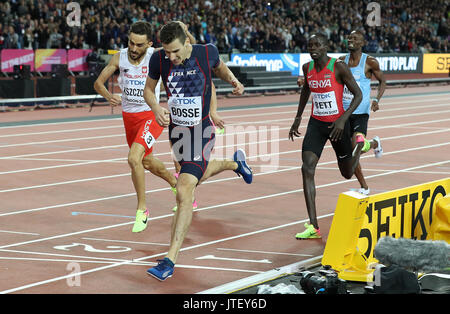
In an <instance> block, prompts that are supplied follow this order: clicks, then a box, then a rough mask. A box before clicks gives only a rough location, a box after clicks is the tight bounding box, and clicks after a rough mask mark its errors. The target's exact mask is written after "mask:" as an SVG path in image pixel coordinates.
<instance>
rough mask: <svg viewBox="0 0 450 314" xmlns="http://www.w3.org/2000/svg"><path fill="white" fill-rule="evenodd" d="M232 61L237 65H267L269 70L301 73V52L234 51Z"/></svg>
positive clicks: (294, 73)
mask: <svg viewBox="0 0 450 314" xmlns="http://www.w3.org/2000/svg"><path fill="white" fill-rule="evenodd" d="M230 63H231V64H233V65H237V66H265V67H266V70H267V71H269V72H277V71H290V72H291V73H292V75H299V74H300V68H301V66H300V54H299V53H232V54H231V58H230Z"/></svg>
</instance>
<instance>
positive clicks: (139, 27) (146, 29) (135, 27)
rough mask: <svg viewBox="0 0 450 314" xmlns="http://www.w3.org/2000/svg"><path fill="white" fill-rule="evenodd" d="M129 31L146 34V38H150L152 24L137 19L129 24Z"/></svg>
mask: <svg viewBox="0 0 450 314" xmlns="http://www.w3.org/2000/svg"><path fill="white" fill-rule="evenodd" d="M129 33H130V34H131V33H134V34H137V35H147V39H148V40H150V39H151V38H152V26H151V25H150V23H149V22H145V21H138V22H135V23H133V24H132V25H131V27H130V32H129Z"/></svg>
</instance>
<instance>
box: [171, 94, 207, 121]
mask: <svg viewBox="0 0 450 314" xmlns="http://www.w3.org/2000/svg"><path fill="white" fill-rule="evenodd" d="M168 105H169V109H170V116H171V118H172V122H173V123H174V124H176V125H182V126H194V125H197V124H199V123H200V121H201V120H202V97H201V96H196V97H170V98H169V101H168Z"/></svg>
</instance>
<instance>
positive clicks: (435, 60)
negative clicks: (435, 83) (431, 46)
mask: <svg viewBox="0 0 450 314" xmlns="http://www.w3.org/2000/svg"><path fill="white" fill-rule="evenodd" d="M449 68H450V53H425V54H424V55H423V71H422V72H423V73H447V74H448V73H449Z"/></svg>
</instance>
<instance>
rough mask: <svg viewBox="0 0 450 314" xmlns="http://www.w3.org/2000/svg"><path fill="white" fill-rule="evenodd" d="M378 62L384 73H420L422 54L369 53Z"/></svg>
mask: <svg viewBox="0 0 450 314" xmlns="http://www.w3.org/2000/svg"><path fill="white" fill-rule="evenodd" d="M370 55H371V56H373V57H375V58H376V59H377V60H378V63H379V64H380V69H381V71H383V72H384V73H399V74H404V73H422V62H423V58H422V54H407V53H404V54H402V53H398V54H397V53H396V54H385V53H383V54H370Z"/></svg>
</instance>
